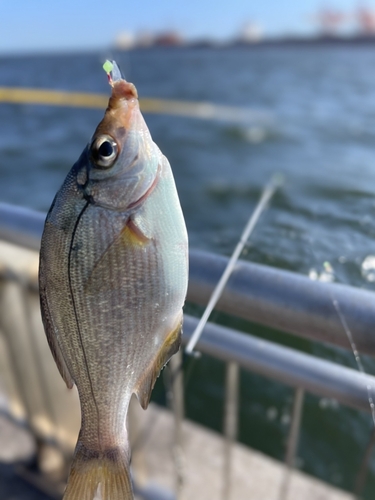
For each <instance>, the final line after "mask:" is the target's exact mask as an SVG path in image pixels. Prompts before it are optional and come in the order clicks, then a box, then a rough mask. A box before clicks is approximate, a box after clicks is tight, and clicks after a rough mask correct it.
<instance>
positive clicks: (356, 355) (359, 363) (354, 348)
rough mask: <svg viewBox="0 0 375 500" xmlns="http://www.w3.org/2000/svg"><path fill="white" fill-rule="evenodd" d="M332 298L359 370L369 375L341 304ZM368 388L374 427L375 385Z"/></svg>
mask: <svg viewBox="0 0 375 500" xmlns="http://www.w3.org/2000/svg"><path fill="white" fill-rule="evenodd" d="M331 300H332V304H333V307H334V308H335V310H336V313H337V315H338V317H339V319H340V322H341V325H342V327H343V329H344V331H345V333H346V336H347V337H348V340H349V343H350V347H351V348H352V351H353V354H354V358H355V361H356V363H357V367H358V370H359V371H360V372H361V373H363V374H364V375H367V374H366V371H365V369H364V366H363V363H362V360H361V357H360V354H359V352H358V349H357V346H356V344H355V342H354V339H353V335H352V332H351V331H350V328H349V326H348V324H347V322H346V319H345V317H344V315H343V313H342V311H341V309H340V306H339V303H338V301H337V300H336V299H334V298H333V297H331ZM366 389H367V396H368V402H369V404H370V409H371V416H372V421H373V424H374V427H375V404H374V400H373V397H372V390H373V387H372V386H371V385H368V384H366Z"/></svg>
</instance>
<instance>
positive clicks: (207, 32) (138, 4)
mask: <svg viewBox="0 0 375 500" xmlns="http://www.w3.org/2000/svg"><path fill="white" fill-rule="evenodd" d="M358 5H365V6H367V7H369V8H372V9H374V10H375V0H367V1H366V0H362V1H361V0H303V1H301V0H247V1H245V0H228V1H227V0H225V1H223V0H216V1H214V0H133V1H132V2H129V1H126V0H106V1H103V0H102V1H97V0H61V1H60V0H0V53H2V54H6V53H26V52H41V51H42V52H50V51H55V50H56V51H64V50H69V51H70V50H86V49H103V48H107V47H110V46H111V45H112V44H113V41H114V40H115V38H116V36H117V35H118V34H119V33H120V32H121V31H127V32H129V33H133V34H136V33H138V32H139V31H151V32H160V31H162V30H166V29H174V30H178V31H179V32H181V34H182V35H183V36H184V37H185V38H187V39H194V38H207V37H210V38H214V39H218V40H228V39H230V38H232V37H234V36H235V35H236V34H237V33H238V32H239V31H240V29H241V28H242V27H243V26H244V24H245V23H246V22H254V23H256V24H257V25H259V26H260V27H261V28H262V30H263V32H264V33H265V34H266V35H269V36H275V35H280V34H288V33H299V34H308V33H311V32H313V31H314V30H316V26H315V25H314V22H312V14H313V13H314V12H316V11H318V9H321V8H322V7H331V8H334V9H340V10H344V11H353V10H354V9H355V8H356V7H358Z"/></svg>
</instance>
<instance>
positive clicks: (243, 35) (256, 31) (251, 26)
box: [239, 22, 263, 43]
mask: <svg viewBox="0 0 375 500" xmlns="http://www.w3.org/2000/svg"><path fill="white" fill-rule="evenodd" d="M262 39H263V30H262V28H261V26H259V24H256V23H252V22H248V23H246V24H245V25H244V26H243V28H242V30H241V31H240V36H239V41H240V42H242V43H256V42H259V41H260V40H262Z"/></svg>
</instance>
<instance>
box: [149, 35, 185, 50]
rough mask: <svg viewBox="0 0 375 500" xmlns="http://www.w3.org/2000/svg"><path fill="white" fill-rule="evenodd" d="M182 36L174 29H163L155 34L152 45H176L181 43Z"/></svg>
mask: <svg viewBox="0 0 375 500" xmlns="http://www.w3.org/2000/svg"><path fill="white" fill-rule="evenodd" d="M183 43H184V42H183V39H182V36H181V35H180V34H179V33H177V32H176V31H165V32H163V33H160V34H159V35H156V36H155V39H154V45H158V46H159V47H176V46H180V45H183Z"/></svg>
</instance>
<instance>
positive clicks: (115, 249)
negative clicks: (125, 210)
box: [84, 218, 150, 293]
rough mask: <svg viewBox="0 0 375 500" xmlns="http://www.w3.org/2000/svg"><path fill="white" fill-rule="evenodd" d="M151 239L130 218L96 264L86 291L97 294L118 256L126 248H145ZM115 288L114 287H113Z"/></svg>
mask: <svg viewBox="0 0 375 500" xmlns="http://www.w3.org/2000/svg"><path fill="white" fill-rule="evenodd" d="M149 241H150V238H147V236H145V235H144V234H143V232H142V231H141V230H140V229H139V228H138V225H136V223H135V222H134V221H133V220H132V219H131V218H128V219H127V220H126V222H125V224H124V226H123V228H122V229H121V231H119V233H118V234H117V235H116V237H115V238H114V239H113V241H112V242H111V243H110V244H109V245H108V247H107V248H106V250H105V251H104V252H103V254H102V255H101V256H100V258H99V259H98V260H97V261H96V263H95V264H94V266H93V268H92V270H91V273H90V274H89V276H88V278H87V280H86V282H85V283H84V290H85V291H90V292H92V293H93V292H95V291H97V290H99V289H101V288H103V285H105V283H104V282H103V276H105V275H106V274H107V271H106V270H107V269H110V268H111V267H113V262H116V261H117V260H118V256H119V255H122V254H123V253H124V252H123V249H124V247H128V248H129V247H131V248H133V249H134V248H136V247H143V246H144V245H146V244H147V243H149ZM111 286H113V285H111Z"/></svg>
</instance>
